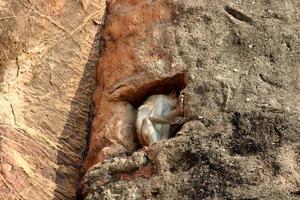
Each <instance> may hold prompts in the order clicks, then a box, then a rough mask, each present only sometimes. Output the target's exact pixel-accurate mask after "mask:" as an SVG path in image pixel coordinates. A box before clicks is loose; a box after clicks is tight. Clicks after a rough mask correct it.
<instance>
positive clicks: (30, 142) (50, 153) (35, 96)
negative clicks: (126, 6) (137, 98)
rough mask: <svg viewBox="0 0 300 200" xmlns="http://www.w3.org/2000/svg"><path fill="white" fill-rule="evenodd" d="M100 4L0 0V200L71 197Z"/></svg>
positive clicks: (87, 102) (79, 158)
mask: <svg viewBox="0 0 300 200" xmlns="http://www.w3.org/2000/svg"><path fill="white" fill-rule="evenodd" d="M105 7H106V5H105V2H104V1H94V0H91V1H83V2H80V1H71V0H50V1H46V0H45V1H43V0H42V1H41V0H40V1H37V0H29V1H28V0H20V1H15V0H0V27H1V28H0V48H1V51H0V199H5V200H6V199H38V200H40V199H74V198H75V196H76V190H77V186H78V183H79V178H80V177H79V176H80V167H81V163H82V161H83V156H84V153H85V151H86V138H87V137H88V132H89V126H88V124H89V112H90V108H89V107H90V105H92V102H91V96H92V93H93V91H94V89H95V82H96V81H95V77H96V64H97V63H98V60H99V50H100V29H101V23H102V21H103V20H104V18H103V16H104V13H105Z"/></svg>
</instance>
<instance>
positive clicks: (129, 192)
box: [82, 0, 300, 199]
mask: <svg viewBox="0 0 300 200" xmlns="http://www.w3.org/2000/svg"><path fill="white" fill-rule="evenodd" d="M109 2H110V4H109V7H108V16H107V21H106V24H105V30H104V44H105V49H104V51H103V54H102V55H101V61H100V64H99V74H98V77H99V80H101V81H100V85H99V86H98V91H97V93H96V96H97V98H99V99H101V98H102V97H101V95H105V96H106V97H107V98H111V102H113V101H116V100H117V101H123V103H124V102H126V101H127V102H128V103H131V104H132V105H134V106H136V105H135V104H139V103H141V102H140V100H141V99H142V98H143V97H144V95H147V94H148V95H149V94H151V92H157V90H155V89H153V90H152V91H151V89H149V88H151V87H148V86H149V83H151V81H152V82H155V81H157V83H156V84H154V85H152V86H153V87H154V86H155V87H158V86H160V87H164V86H165V87H166V88H169V87H170V85H168V84H167V83H168V82H164V83H163V81H162V82H159V81H160V80H164V78H165V77H167V76H169V77H172V76H174V75H175V74H176V73H180V72H182V73H184V74H186V76H185V77H186V79H185V81H186V83H187V85H186V88H185V117H186V118H187V119H188V120H189V122H188V123H186V124H185V125H184V127H183V128H182V130H181V131H180V132H179V133H178V134H177V136H176V137H175V138H172V139H170V140H167V141H161V142H159V143H158V144H155V145H151V146H150V147H149V148H148V149H145V148H144V149H141V150H140V151H138V152H135V153H133V154H132V155H131V156H130V155H126V154H124V153H121V154H122V155H120V156H116V157H114V158H111V159H108V160H105V161H104V162H102V163H98V164H96V165H95V166H93V167H92V168H90V169H89V170H88V172H87V174H86V176H85V177H84V179H83V182H82V186H83V193H84V194H85V195H86V199H299V197H300V196H299V193H300V189H299V185H300V165H299V163H300V162H299V161H300V160H299V155H300V146H299V144H300V134H299V133H300V123H299V119H300V115H299V111H300V105H299V102H300V101H299V100H300V90H299V89H300V88H299V73H300V72H299V69H300V68H299V63H300V51H299V49H300V26H299V24H300V21H299V20H300V12H299V10H300V3H299V1H296V0H287V1H226V0H224V1H209V0H203V1H202V0H201V1H199V0H187V1H185V0H182V1H181V0H176V1H172V0H170V1H162V0H157V1H131V0H128V1H124V0H122V1H121V0H119V1H118V0H115V1H109ZM173 72H175V73H173ZM158 83H159V84H158ZM160 84H161V85H160ZM175 85H176V84H175ZM177 89H178V88H177ZM181 89H182V88H181ZM97 102H98V101H97V100H96V101H95V103H96V110H98V111H99V112H101V110H102V109H103V108H102V104H98V105H97ZM99 102H102V101H99ZM104 111H105V110H104ZM102 115H105V112H104V113H102ZM107 117H108V118H111V117H112V116H111V115H107ZM97 123H99V124H101V121H100V120H98V118H97V117H96V118H95V119H94V126H96V124H97ZM103 133H104V134H103ZM116 133H117V132H114V131H113V132H101V131H95V132H93V134H95V135H94V137H95V136H96V135H98V136H99V135H101V134H103V135H101V136H102V137H103V136H106V137H107V136H112V137H114V135H116ZM110 134H111V135H110ZM92 138H93V136H92ZM92 140H93V139H92ZM103 147H105V144H104V145H103ZM103 147H102V148H103ZM127 154H128V152H127ZM102 161H103V160H102ZM126 174H127V175H126Z"/></svg>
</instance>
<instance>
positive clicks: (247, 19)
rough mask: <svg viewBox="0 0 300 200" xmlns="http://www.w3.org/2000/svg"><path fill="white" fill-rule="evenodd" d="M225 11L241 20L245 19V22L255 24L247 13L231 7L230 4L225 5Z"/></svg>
mask: <svg viewBox="0 0 300 200" xmlns="http://www.w3.org/2000/svg"><path fill="white" fill-rule="evenodd" d="M224 9H225V11H226V12H227V13H228V14H230V15H231V16H232V17H234V18H236V19H237V20H240V21H243V22H246V23H249V24H251V25H253V23H254V22H253V20H252V19H251V18H250V17H248V16H247V15H245V14H244V13H242V12H240V11H238V10H236V9H234V8H231V7H230V6H225V8H224Z"/></svg>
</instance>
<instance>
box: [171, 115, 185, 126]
mask: <svg viewBox="0 0 300 200" xmlns="http://www.w3.org/2000/svg"><path fill="white" fill-rule="evenodd" d="M185 122H186V119H185V118H184V117H181V116H179V117H176V118H175V119H174V120H173V121H172V122H171V125H183V124H184V123H185Z"/></svg>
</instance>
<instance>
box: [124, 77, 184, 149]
mask: <svg viewBox="0 0 300 200" xmlns="http://www.w3.org/2000/svg"><path fill="white" fill-rule="evenodd" d="M185 78H186V77H185V74H184V73H178V74H176V75H174V76H172V77H167V78H162V79H160V80H154V81H150V82H148V83H147V84H144V85H141V86H140V88H138V90H136V92H132V93H128V94H127V95H128V96H126V97H127V98H126V100H127V101H128V102H130V103H131V104H132V105H133V106H134V107H135V108H136V109H138V108H139V107H140V106H141V105H144V104H143V103H144V102H145V100H147V99H148V97H150V96H152V95H156V94H166V95H174V94H175V93H174V92H176V96H173V97H174V98H177V99H178V98H179V95H180V92H181V91H182V90H183V89H184V88H185V87H186V80H185ZM171 93H172V94H171ZM154 101H155V100H154ZM148 103H149V101H148ZM155 104H156V103H155ZM156 105H157V104H156ZM166 106H167V105H166ZM176 106H177V107H176V108H174V109H176V110H177V109H178V107H179V105H178V104H177V105H176ZM159 107H160V106H157V108H158V109H160V108H159ZM162 109H163V110H165V109H166V108H162ZM163 110H162V113H163V115H161V116H160V115H154V116H152V117H159V118H161V119H163V120H166V119H168V120H170V123H171V122H172V124H171V125H170V124H169V123H168V124H166V123H161V122H159V121H156V120H157V119H155V121H154V119H153V118H152V119H150V117H149V116H148V114H146V115H147V118H148V117H149V118H148V119H149V121H148V122H149V123H145V121H144V120H145V118H144V116H145V115H144V114H141V113H140V114H137V124H136V125H137V126H138V127H136V130H137V132H139V131H138V130H139V127H141V129H142V130H145V129H147V131H145V132H144V133H146V132H149V131H150V132H151V134H150V135H153V132H152V129H151V128H154V130H155V132H156V131H157V132H156V133H158V134H159V136H158V137H159V138H160V137H162V138H170V137H174V136H175V134H176V132H178V131H179V130H180V128H181V127H182V125H183V123H184V121H181V122H179V121H178V122H177V117H183V112H182V113H180V114H178V115H177V114H176V115H174V117H170V116H172V115H171V112H172V111H175V110H172V111H163ZM140 112H142V111H140ZM147 112H148V111H145V113H147ZM151 112H152V111H151ZM139 116H140V117H142V118H141V121H140V123H139V120H138V118H139ZM143 119H144V120H143ZM146 121H147V120H146ZM150 121H151V122H150ZM175 121H176V123H175ZM144 123H145V124H144ZM150 124H151V125H150ZM159 124H161V125H162V127H161V128H158V127H157V125H159ZM139 125H141V126H139ZM165 125H167V126H169V125H170V126H169V129H168V128H166V126H165ZM148 128H149V129H148ZM157 128H158V129H157ZM141 135H142V136H141ZM137 137H139V143H140V144H142V145H148V144H149V142H150V141H152V140H151V139H149V138H152V137H148V136H145V134H141V133H140V134H137ZM158 140H160V139H158ZM151 143H152V142H151ZM151 143H150V144H151Z"/></svg>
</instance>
